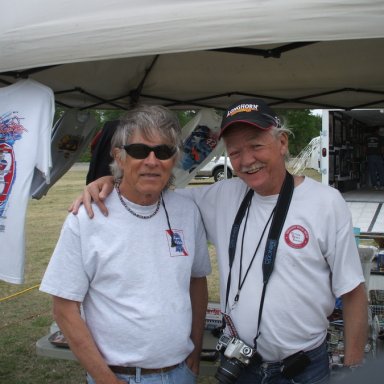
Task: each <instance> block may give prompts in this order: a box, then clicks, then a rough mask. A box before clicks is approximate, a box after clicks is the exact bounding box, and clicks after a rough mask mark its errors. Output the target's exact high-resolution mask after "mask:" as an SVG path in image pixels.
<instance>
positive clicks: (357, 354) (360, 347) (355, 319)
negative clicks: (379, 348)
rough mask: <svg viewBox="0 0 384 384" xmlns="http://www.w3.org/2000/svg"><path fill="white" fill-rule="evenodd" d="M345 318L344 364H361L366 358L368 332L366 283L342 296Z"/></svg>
mask: <svg viewBox="0 0 384 384" xmlns="http://www.w3.org/2000/svg"><path fill="white" fill-rule="evenodd" d="M342 300H343V319H344V349H345V351H344V365H347V366H353V365H359V364H361V363H362V362H363V359H364V348H365V345H366V343H367V333H368V300H367V294H366V291H365V285H364V284H360V285H359V286H358V287H356V288H355V289H354V290H353V291H351V292H349V293H347V294H345V295H343V296H342Z"/></svg>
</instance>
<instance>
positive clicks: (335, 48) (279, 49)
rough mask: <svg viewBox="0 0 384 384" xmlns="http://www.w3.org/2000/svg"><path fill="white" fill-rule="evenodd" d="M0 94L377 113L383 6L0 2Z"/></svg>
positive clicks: (83, 104) (109, 103) (381, 91)
mask: <svg viewBox="0 0 384 384" xmlns="http://www.w3.org/2000/svg"><path fill="white" fill-rule="evenodd" d="M1 4H2V5H1V10H2V14H3V15H7V17H4V18H3V20H2V23H0V86H1V85H7V84H9V83H12V82H15V81H16V80H17V78H18V76H30V77H31V78H34V79H36V80H37V81H40V82H42V83H44V84H46V85H48V86H49V87H51V88H52V89H53V90H54V92H55V95H56V101H57V103H58V104H59V105H60V104H61V105H63V106H68V107H78V108H129V107H130V106H131V105H132V104H134V103H136V102H137V101H139V102H145V103H161V104H165V105H168V106H171V107H176V106H183V107H184V106H192V107H193V106H208V107H216V108H225V107H226V106H228V104H229V103H231V102H232V101H234V100H236V99H238V98H241V97H244V96H248V95H254V96H261V97H264V98H265V99H266V101H267V102H269V103H270V104H271V105H272V106H276V107H282V108H284V107H289V108H303V107H306V108H341V109H352V108H383V107H384V76H383V68H384V27H383V16H384V2H383V1H382V0H337V1H336V0H329V1H324V0H311V1H308V0H290V1H287V0H268V1H265V0H238V1H233V0H183V1H180V0H130V1H126V0H109V1H108V2H106V1H105V0H82V1H79V0H61V1H59V2H58V1H49V0H18V1H16V2H15V1H14V0H2V2H1Z"/></svg>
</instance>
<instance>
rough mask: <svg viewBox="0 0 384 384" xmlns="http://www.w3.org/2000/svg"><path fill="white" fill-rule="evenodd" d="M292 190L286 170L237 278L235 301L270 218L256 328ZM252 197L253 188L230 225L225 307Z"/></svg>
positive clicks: (292, 185) (292, 183) (290, 178)
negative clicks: (252, 250)
mask: <svg viewBox="0 0 384 384" xmlns="http://www.w3.org/2000/svg"><path fill="white" fill-rule="evenodd" d="M293 190H294V180H293V176H292V175H291V174H290V173H288V172H286V175H285V179H284V183H283V185H282V187H281V190H280V193H279V197H278V199H277V203H276V206H275V208H274V209H273V211H272V213H271V216H270V217H269V219H268V222H267V223H266V225H265V227H264V230H263V233H262V235H261V237H260V240H259V243H258V245H257V247H256V251H255V253H254V255H253V257H252V260H251V263H250V265H249V267H248V269H247V272H246V274H245V276H244V279H243V280H242V281H241V282H240V278H239V282H240V283H239V287H238V288H239V291H238V292H237V294H236V297H235V301H237V300H238V299H239V295H240V290H241V287H242V286H243V284H244V282H245V279H246V277H247V275H248V272H249V269H250V267H251V265H252V263H253V260H254V258H255V256H256V253H257V251H258V249H259V246H260V243H261V240H262V238H263V236H264V232H265V230H266V228H267V226H268V224H269V221H270V220H271V218H272V223H271V227H270V229H269V233H268V238H267V243H266V246H265V250H264V258H263V291H262V294H261V299H260V309H259V317H258V325H257V329H258V330H259V327H260V322H261V314H262V311H263V305H264V297H265V292H266V288H267V284H268V281H269V278H270V276H271V274H272V271H273V267H274V264H275V258H276V252H277V246H278V243H279V237H280V234H281V231H282V229H283V225H284V222H285V219H286V217H287V213H288V209H289V205H290V202H291V198H292V194H293ZM252 197H253V190H252V189H250V190H249V191H248V192H247V194H246V195H245V197H244V199H243V201H242V203H241V205H240V207H239V210H238V212H237V214H236V217H235V220H234V223H233V225H232V230H231V235H230V239H229V247H228V255H229V273H228V280H227V290H226V301H225V309H227V305H228V298H229V290H230V285H231V271H232V265H233V262H234V259H235V253H236V245H237V238H238V236H239V230H240V225H241V222H242V221H243V218H244V216H245V214H246V213H247V217H246V222H245V223H244V231H243V239H244V233H245V228H246V223H247V219H248V213H249V208H250V205H251V201H252ZM241 253H242V250H241ZM258 336H259V331H257V335H256V337H255V345H256V339H257V337H258Z"/></svg>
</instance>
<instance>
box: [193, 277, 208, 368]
mask: <svg viewBox="0 0 384 384" xmlns="http://www.w3.org/2000/svg"><path fill="white" fill-rule="evenodd" d="M190 295H191V303H192V330H191V339H192V341H193V343H194V345H195V349H194V351H193V352H192V354H191V355H193V357H194V360H195V362H194V365H195V369H194V371H196V373H198V365H199V362H200V353H201V350H202V347H203V336H204V326H205V315H206V311H207V305H208V288H207V279H206V277H201V278H192V279H191V285H190Z"/></svg>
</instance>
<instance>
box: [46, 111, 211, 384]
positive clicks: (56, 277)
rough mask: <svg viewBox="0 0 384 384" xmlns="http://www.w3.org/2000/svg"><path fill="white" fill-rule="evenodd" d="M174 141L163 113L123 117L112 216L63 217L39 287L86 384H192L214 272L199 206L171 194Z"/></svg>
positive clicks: (170, 119)
mask: <svg viewBox="0 0 384 384" xmlns="http://www.w3.org/2000/svg"><path fill="white" fill-rule="evenodd" d="M180 137H181V131H180V127H179V124H178V121H177V119H176V117H175V116H174V115H173V114H172V113H171V112H170V111H169V110H167V109H166V108H163V107H158V106H140V107H137V108H135V109H134V110H132V111H130V112H128V113H127V115H126V116H125V117H124V118H123V119H122V121H121V122H120V124H119V126H118V128H117V130H116V132H115V134H114V136H113V139H112V146H111V147H112V150H111V154H112V156H113V158H114V161H113V163H112V164H111V170H112V174H113V177H114V180H115V184H114V191H113V193H112V194H110V195H109V197H108V198H107V199H106V200H105V204H106V206H107V207H108V210H109V216H108V217H106V216H104V215H102V214H101V213H98V214H96V215H95V217H94V219H93V220H89V218H88V216H87V214H86V211H85V209H81V210H80V211H79V213H78V215H77V216H74V215H69V216H68V217H67V219H66V222H65V223H64V226H63V229H62V232H61V235H60V238H59V241H58V243H57V245H56V248H55V251H54V253H53V256H52V258H51V260H50V262H49V265H48V267H47V270H46V272H45V275H44V278H43V280H42V283H41V286H40V289H41V290H42V291H44V292H47V293H49V294H51V295H52V296H53V308H54V315H55V320H56V322H57V324H58V326H59V327H60V329H61V331H62V332H63V334H64V335H65V337H66V339H67V341H68V344H69V346H70V348H71V350H72V352H73V353H74V354H75V356H76V357H77V358H78V359H79V361H80V363H81V364H82V365H83V367H84V368H85V370H86V371H87V382H88V383H89V384H94V383H96V384H102V383H108V384H113V383H128V382H129V383H132V382H135V383H142V384H146V383H148V384H149V383H151V384H164V383H168V384H174V383H180V384H183V383H185V384H192V383H195V382H196V377H197V374H198V370H199V363H200V352H201V348H202V337H203V330H204V320H205V312H206V308H207V301H208V296H207V282H206V275H207V274H209V273H210V271H211V267H210V261H209V256H208V249H207V241H206V236H205V231H204V229H203V228H204V227H203V224H202V221H201V217H200V214H199V211H198V209H197V207H196V206H195V204H194V203H193V202H192V201H191V200H190V199H187V198H185V197H183V196H180V195H179V194H176V193H174V192H173V191H170V190H168V187H169V185H170V184H171V181H172V169H173V167H174V165H175V164H176V162H177V160H178V155H179V153H180V147H181V139H180Z"/></svg>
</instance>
